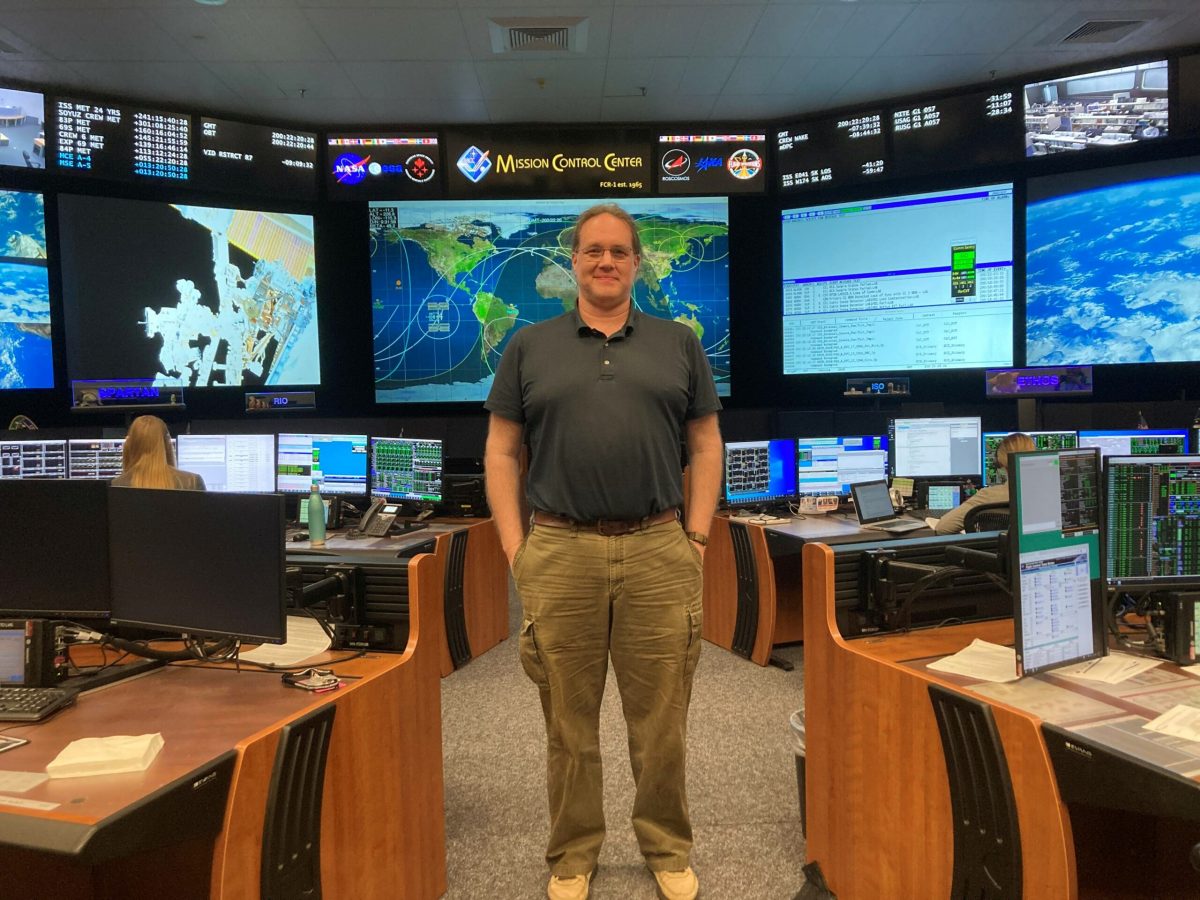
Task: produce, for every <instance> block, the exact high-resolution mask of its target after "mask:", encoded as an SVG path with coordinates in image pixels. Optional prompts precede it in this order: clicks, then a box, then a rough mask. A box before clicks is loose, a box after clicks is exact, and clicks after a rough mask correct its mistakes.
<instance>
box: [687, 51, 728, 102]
mask: <svg viewBox="0 0 1200 900" xmlns="http://www.w3.org/2000/svg"><path fill="white" fill-rule="evenodd" d="M735 65H737V59H736V58H734V57H732V56H725V57H720V58H716V59H707V58H703V57H697V58H695V59H689V60H688V64H687V69H685V70H684V73H683V84H682V85H681V86H680V92H681V93H686V94H694V95H703V94H719V93H720V92H721V90H722V89H723V88H724V87H725V82H726V81H728V80H729V75H730V73H732V72H733V67H734V66H735Z"/></svg>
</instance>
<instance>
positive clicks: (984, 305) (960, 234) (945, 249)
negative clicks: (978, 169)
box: [782, 184, 1013, 375]
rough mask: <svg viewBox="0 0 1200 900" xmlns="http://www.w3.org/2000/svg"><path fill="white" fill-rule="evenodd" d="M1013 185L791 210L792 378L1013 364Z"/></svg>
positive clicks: (786, 368) (786, 274)
mask: <svg viewBox="0 0 1200 900" xmlns="http://www.w3.org/2000/svg"><path fill="white" fill-rule="evenodd" d="M1012 193H1013V186H1012V184H990V185H982V186H979V187H969V188H960V189H958V190H953V191H938V192H935V193H927V194H908V195H905V196H900V197H886V198H882V199H879V200H869V201H864V202H855V203H835V204H831V205H826V206H812V207H807V208H803V209H785V210H784V211H783V214H782V219H783V221H782V242H783V291H782V294H783V372H784V374H785V375H804V374H811V373H817V372H879V371H888V372H899V371H911V370H918V369H956V368H967V367H972V366H981V367H982V366H1005V365H1011V364H1012V351H1013V336H1012V315H1013V228H1012Z"/></svg>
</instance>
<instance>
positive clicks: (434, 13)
mask: <svg viewBox="0 0 1200 900" xmlns="http://www.w3.org/2000/svg"><path fill="white" fill-rule="evenodd" d="M305 15H306V16H307V17H308V21H309V22H310V23H311V24H312V26H313V28H315V29H316V30H317V32H318V33H319V34H320V35H321V37H322V38H323V39H324V41H325V43H326V45H327V46H328V47H329V49H330V50H332V51H333V54H334V56H335V57H337V58H338V59H345V60H372V59H458V58H461V57H462V56H463V55H464V54H466V53H467V42H466V40H465V38H464V36H463V29H462V22H461V21H460V19H459V17H458V14H457V13H456V12H453V11H451V12H447V11H446V10H444V9H380V10H375V11H373V12H370V13H369V14H362V15H355V14H347V11H346V10H342V9H310V10H307V11H306V12H305Z"/></svg>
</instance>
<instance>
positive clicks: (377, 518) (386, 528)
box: [358, 500, 400, 537]
mask: <svg viewBox="0 0 1200 900" xmlns="http://www.w3.org/2000/svg"><path fill="white" fill-rule="evenodd" d="M399 514H400V504H399V503H394V502H392V501H389V500H373V501H371V505H370V507H369V508H368V509H367V511H366V512H365V513H363V514H362V519H360V520H359V523H358V530H359V532H361V533H362V534H365V535H368V536H369V537H386V536H387V535H388V533H389V532H390V531H391V530H392V526H393V525H395V524H396V516H398V515H399Z"/></svg>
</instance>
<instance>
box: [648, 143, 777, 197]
mask: <svg viewBox="0 0 1200 900" xmlns="http://www.w3.org/2000/svg"><path fill="white" fill-rule="evenodd" d="M766 156H767V136H766V134H726V133H722V134H660V135H659V136H658V153H657V155H656V158H657V160H658V192H659V193H660V194H746V193H762V192H763V191H764V190H765V189H766V184H767V178H766V175H765V173H764V169H763V165H764V162H765V160H766Z"/></svg>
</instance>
